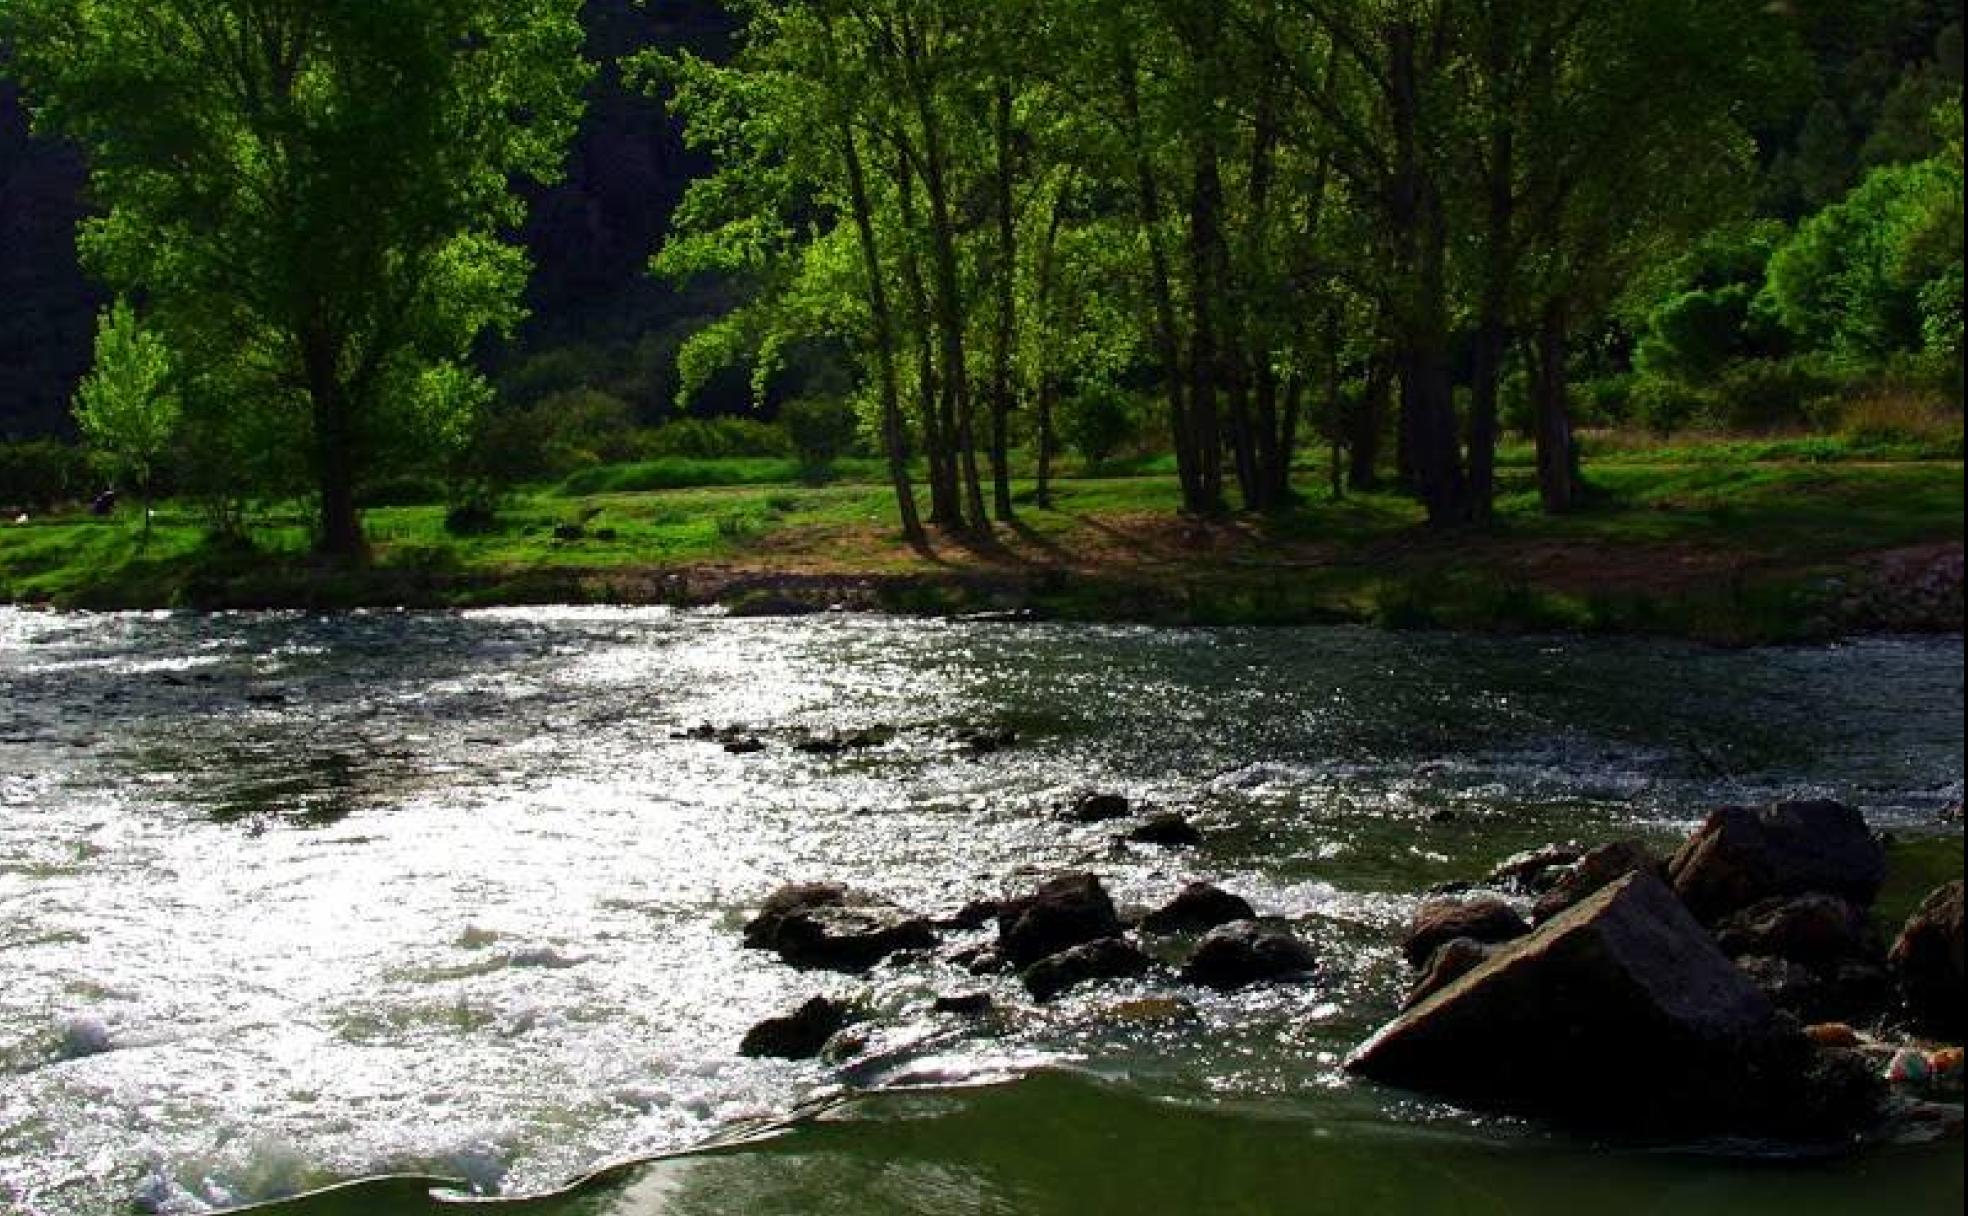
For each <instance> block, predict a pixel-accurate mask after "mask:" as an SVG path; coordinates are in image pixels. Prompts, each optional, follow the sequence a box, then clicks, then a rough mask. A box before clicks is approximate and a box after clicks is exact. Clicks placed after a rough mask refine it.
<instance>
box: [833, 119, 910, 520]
mask: <svg viewBox="0 0 1968 1216" xmlns="http://www.w3.org/2000/svg"><path fill="white" fill-rule="evenodd" d="M840 125H841V157H842V160H843V162H844V163H845V165H846V167H847V183H848V196H849V203H850V205H851V206H852V208H853V211H854V227H855V230H856V232H857V233H858V234H859V236H860V241H861V261H862V265H863V266H864V267H865V268H866V270H867V274H868V311H869V313H870V314H871V315H872V316H873V318H874V325H875V334H874V337H875V366H876V371H877V374H878V376H879V378H880V381H881V411H882V447H883V449H884V452H885V454H886V455H887V457H888V476H889V481H890V482H891V484H893V486H894V487H895V507H896V511H897V512H898V514H899V515H900V517H901V520H902V535H903V536H904V537H906V538H908V540H909V542H910V543H911V544H922V543H924V542H925V541H927V539H928V537H927V536H926V535H925V534H924V532H923V526H922V519H921V517H920V516H919V515H917V513H916V490H915V487H914V486H913V485H911V484H910V481H909V453H908V442H907V439H906V432H905V430H904V427H903V423H902V390H901V384H900V377H899V376H898V375H897V373H896V370H895V317H894V313H893V312H892V311H891V310H890V308H889V304H888V286H887V283H886V282H885V279H884V274H883V269H882V260H881V248H880V246H879V244H878V243H877V241H876V238H875V220H874V208H873V206H872V205H871V203H870V202H869V198H868V177H867V172H866V170H865V169H864V168H863V166H862V163H861V149H860V146H859V144H858V143H857V142H856V140H855V135H854V125H853V122H852V120H850V119H846V118H843V119H842V120H841V124H840Z"/></svg>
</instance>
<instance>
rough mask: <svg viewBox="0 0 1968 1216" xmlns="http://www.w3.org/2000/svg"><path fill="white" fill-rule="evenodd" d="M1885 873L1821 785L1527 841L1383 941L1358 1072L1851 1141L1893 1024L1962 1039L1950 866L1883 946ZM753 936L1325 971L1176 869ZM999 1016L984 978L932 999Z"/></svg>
mask: <svg viewBox="0 0 1968 1216" xmlns="http://www.w3.org/2000/svg"><path fill="white" fill-rule="evenodd" d="M1135 816H1136V811H1135V808H1133V807H1131V806H1130V805H1129V803H1128V802H1127V801H1126V800H1125V799H1123V798H1120V797H1118V796H1116V795H1105V794H1103V795H1092V796H1089V797H1086V798H1083V799H1081V800H1079V801H1078V802H1076V803H1075V804H1074V805H1073V806H1072V807H1070V808H1068V809H1067V810H1066V818H1067V819H1069V820H1071V821H1073V822H1078V823H1093V824H1104V823H1110V822H1117V821H1123V820H1128V819H1131V818H1134V817H1135ZM1155 822H1157V821H1156V819H1154V818H1152V817H1151V818H1149V819H1146V820H1144V821H1142V822H1141V823H1140V824H1139V825H1138V826H1137V829H1136V830H1135V831H1132V832H1129V833H1127V834H1126V835H1124V836H1123V837H1122V839H1140V838H1142V837H1141V836H1140V835H1139V828H1140V827H1145V826H1148V825H1150V824H1153V823H1155ZM1185 826H1186V825H1185ZM1192 830H1193V829H1192ZM1885 877H1886V856H1885V851H1884V849H1883V848H1882V846H1881V845H1880V843H1879V841H1878V840H1877V839H1876V838H1875V837H1874V835H1873V834H1872V833H1871V831H1870V830H1869V829H1868V827H1867V825H1866V823H1865V821H1864V819H1863V818H1862V817H1861V816H1860V815H1859V813H1858V812H1857V811H1855V810H1853V809H1851V808H1850V807H1846V806H1843V805H1841V804H1838V803H1833V802H1794V803H1782V804H1777V805H1774V806H1768V807H1760V808H1745V807H1730V808H1724V809H1722V810H1718V811H1716V812H1714V813H1713V814H1712V815H1710V816H1709V817H1708V819H1707V821H1706V822H1705V823H1704V824H1703V825H1702V826H1701V827H1700V829H1699V830H1697V831H1696V832H1695V833H1694V834H1693V835H1692V836H1690V837H1689V838H1688V839H1687V841H1685V842H1684V843H1683V844H1682V845H1681V846H1680V848H1679V849H1678V850H1677V851H1675V852H1674V854H1673V855H1672V856H1670V857H1662V856H1660V855H1659V854H1657V853H1656V852H1655V851H1654V850H1653V849H1651V848H1650V847H1649V846H1648V845H1647V844H1646V843H1645V842H1643V841H1639V840H1622V841H1614V842H1612V843H1609V844H1603V845H1599V846H1598V847H1594V848H1587V847H1584V846H1582V845H1578V844H1566V845H1549V846H1546V847H1544V848H1541V849H1536V850H1532V851H1530V852H1526V853H1522V854H1519V855H1517V856H1515V857H1512V858H1510V859H1508V860H1506V861H1505V862H1504V863H1502V864H1501V865H1499V866H1498V867H1496V869H1495V870H1494V871H1492V872H1491V873H1490V874H1489V875H1488V876H1487V877H1486V878H1485V879H1483V880H1482V881H1481V882H1478V883H1471V884H1458V885H1455V886H1453V887H1450V888H1438V890H1437V891H1436V893H1434V894H1433V895H1431V897H1429V898H1427V899H1425V900H1424V901H1423V902H1422V903H1421V905H1420V907H1419V909H1418V910H1417V911H1416V913H1415V915H1414V918H1413V920H1412V922H1411V924H1410V925H1409V927H1408V929H1407V931H1406V933H1405V934H1404V936H1403V937H1402V938H1401V940H1400V942H1399V949H1400V953H1401V955H1402V957H1403V958H1404V959H1405V960H1406V962H1407V963H1408V965H1409V966H1410V967H1411V968H1412V969H1413V971H1414V973H1415V975H1416V977H1417V978H1416V981H1415V984H1414V986H1413V988H1412V989H1411V991H1410V993H1409V995H1408V997H1407V999H1406V1001H1405V1002H1404V1004H1403V1007H1402V1011H1401V1013H1400V1014H1399V1016H1397V1017H1396V1018H1395V1019H1394V1020H1393V1021H1392V1022H1390V1023H1388V1024H1387V1025H1386V1026H1385V1027H1383V1028H1382V1029H1381V1030H1380V1031H1379V1032H1378V1033H1376V1034H1375V1035H1374V1036H1373V1037H1372V1038H1371V1039H1370V1040H1369V1041H1368V1042H1367V1043H1366V1044H1364V1045H1363V1046H1362V1047H1361V1048H1360V1049H1359V1050H1358V1051H1356V1052H1355V1053H1354V1054H1353V1056H1352V1057H1351V1058H1350V1059H1349V1061H1348V1067H1349V1069H1351V1070H1352V1071H1354V1072H1357V1073H1359V1074H1361V1075H1364V1076H1366V1077H1369V1078H1373V1079H1375V1080H1379V1081H1382V1082H1386V1083H1388V1084H1392V1085H1396V1086H1399V1087H1402V1088H1407V1089H1412V1090H1417V1091H1422V1092H1427V1093H1433V1094H1437V1095H1441V1096H1443V1097H1446V1098H1449V1099H1451V1100H1453V1101H1456V1102H1458V1103H1461V1104H1464V1105H1468V1106H1471V1107H1474V1108H1479V1109H1492V1110H1503V1111H1508V1112H1515V1113H1524V1114H1530V1115H1536V1116H1542V1117H1549V1118H1554V1119H1557V1120H1560V1121H1566V1122H1572V1123H1577V1124H1583V1125H1592V1126H1597V1127H1603V1128H1608V1129H1618V1130H1622V1131H1641V1132H1650V1133H1651V1132H1665V1133H1671V1134H1673V1135H1676V1136H1685V1135H1702V1134H1709V1133H1730V1134H1753V1135H1768V1136H1779V1137H1784V1138H1787V1139H1793V1140H1798V1139H1838V1138H1844V1137H1848V1136H1850V1135H1852V1134H1854V1133H1855V1132H1858V1131H1861V1130H1863V1129H1865V1128H1867V1127H1870V1126H1874V1125H1876V1124H1877V1122H1878V1119H1879V1117H1880V1114H1881V1112H1882V1110H1883V1109H1884V1108H1885V1104H1886V1099H1887V1096H1888V1095H1887V1089H1886V1082H1885V1079H1884V1078H1885V1076H1886V1074H1887V1071H1888V1070H1887V1069H1884V1068H1882V1066H1881V1063H1882V1060H1881V1053H1882V1052H1883V1054H1884V1056H1888V1057H1894V1058H1895V1060H1896V1061H1897V1059H1898V1057H1896V1056H1894V1049H1893V1047H1892V1046H1891V1045H1889V1044H1887V1043H1886V1040H1887V1039H1890V1038H1895V1037H1898V1038H1900V1039H1902V1040H1904V1036H1905V1035H1906V1034H1909V1033H1919V1034H1923V1035H1927V1036H1935V1037H1940V1038H1944V1039H1947V1040H1948V1041H1952V1042H1957V1043H1958V1042H1959V1041H1960V1036H1961V1031H1962V1029H1963V1027H1962V1022H1963V1020H1964V1019H1963V1013H1964V1009H1968V1001H1964V983H1963V961H1962V955H1963V949H1962V947H1963V929H1962V883H1961V882H1960V881H1959V880H1957V881H1954V882H1952V883H1949V884H1947V885H1946V886H1943V887H1942V888H1940V889H1939V890H1937V891H1935V892H1934V893H1933V894H1932V895H1931V896H1930V897H1929V898H1928V899H1927V901H1926V902H1925V903H1924V904H1923V905H1922V906H1921V907H1920V909H1919V910H1918V911H1917V912H1916V913H1915V914H1914V915H1913V916H1912V917H1911V918H1910V919H1909V920H1908V921H1907V923H1906V925H1905V927H1904V929H1903V930H1902V931H1901V932H1900V933H1899V935H1898V938H1897V940H1896V941H1894V942H1893V944H1892V945H1891V947H1890V948H1888V947H1887V946H1886V945H1885V943H1884V942H1882V941H1881V940H1880V938H1879V936H1878V935H1877V934H1876V933H1875V932H1874V931H1873V929H1872V919H1873V918H1872V916H1871V908H1872V905H1873V902H1874V900H1875V898H1876V897H1877V895H1878V893H1879V890H1880V887H1881V885H1882V883H1883V881H1884V879H1885ZM952 937H954V938H955V939H956V940H949V939H950V938H952ZM745 944H746V945H748V946H751V947H754V948H757V949H763V950H771V951H773V952H775V953H776V954H778V955H779V957H780V958H781V959H783V960H784V961H785V962H787V963H789V964H791V965H793V966H795V967H800V968H812V969H822V970H829V971H836V972H847V973H862V972H866V971H868V970H869V969H871V968H873V967H875V966H877V965H879V964H882V963H884V962H885V961H888V960H908V961H913V962H917V963H926V964H929V965H934V966H940V967H945V968H948V969H949V970H950V971H952V973H954V974H967V975H969V976H976V977H982V976H1013V975H1015V976H1016V977H1017V978H1018V980H1019V982H1020V984H1021V985H1022V986H1023V988H1024V990H1025V992H1026V993H1027V994H1028V995H1029V996H1030V997H1031V999H1032V1000H1034V1001H1036V1002H1040V1003H1044V1002H1048V1001H1051V1000H1054V999H1056V998H1058V997H1060V996H1061V995H1063V994H1065V993H1067V992H1069V991H1071V990H1073V989H1076V988H1079V987H1081V986H1084V985H1091V984H1097V983H1101V982H1104V981H1114V980H1131V979H1137V978H1141V977H1146V976H1150V975H1159V976H1161V977H1163V978H1164V979H1167V980H1174V981H1178V982H1181V983H1184V984H1189V985H1195V986H1198V987H1202V988H1208V989H1214V990H1217V991H1232V990H1236V989H1239V988H1243V987H1246V986H1248V985H1253V984H1262V983H1270V982H1277V981H1291V980H1297V979H1301V978H1304V977H1307V976H1309V975H1311V974H1312V973H1314V972H1316V971H1317V969H1318V966H1319V960H1318V958H1317V955H1316V954H1315V952H1314V951H1313V949H1312V947H1311V946H1310V945H1308V944H1307V943H1306V942H1305V941H1303V940H1302V939H1301V938H1299V937H1298V936H1297V935H1296V934H1294V933H1293V932H1291V931H1289V930H1288V929H1286V928H1283V927H1280V926H1279V925H1277V923H1276V922H1272V921H1266V920H1264V919H1262V918H1260V917H1259V916H1258V914H1257V912H1256V910H1255V909H1253V908H1252V907H1251V905H1250V904H1249V903H1248V902H1247V901H1246V900H1244V899H1242V898H1240V897H1238V896H1236V895H1233V894H1231V893H1229V892H1227V891H1224V890H1222V889H1220V888H1218V887H1215V886H1212V885H1210V884H1208V883H1201V882H1197V883H1191V884H1189V885H1187V886H1185V887H1184V888H1183V889H1182V890H1181V891H1180V892H1179V893H1178V894H1176V895H1175V896H1174V898H1172V899H1170V900H1169V901H1168V902H1167V903H1166V904H1164V905H1162V906H1161V907H1158V908H1155V909H1153V910H1150V911H1145V912H1133V913H1130V912H1126V911H1124V910H1122V909H1120V908H1117V907H1116V906H1115V904H1114V901H1113V899H1112V898H1111V897H1110V896H1109V894H1108V892H1107V891H1106V889H1105V888H1104V887H1103V886H1102V884H1101V882H1100V879H1099V878H1098V877H1097V876H1095V875H1093V874H1090V873H1068V874H1060V875H1057V876H1055V877H1052V878H1049V879H1047V880H1045V881H1043V882H1040V883H1038V884H1037V885H1036V886H1035V887H1033V888H1032V889H1030V890H1028V891H1026V892H1024V893H1022V894H1018V895H1015V896H1012V897H1010V898H1004V899H994V900H979V901H975V902H972V903H969V904H966V905H964V907H962V908H961V909H959V910H958V911H957V912H955V913H954V914H952V915H949V916H947V917H943V918H941V919H934V920H933V919H931V918H930V917H927V916H924V915H921V914H919V913H915V912H911V911H909V910H907V909H905V908H902V907H900V906H898V905H896V904H895V903H893V902H891V901H889V900H887V899H885V898H883V897H881V896H878V895H875V894H872V893H869V892H865V891H859V890H856V889H854V888H851V887H848V886H846V885H843V884H838V883H808V884H795V885H791V886H786V887H782V888H781V889H779V890H778V891H776V892H774V893H773V894H772V895H771V896H770V897H769V898H767V899H766V900H765V902H764V904H763V906H762V907H761V908H760V909H759V912H758V914H757V915H756V916H755V917H754V918H753V919H752V920H751V921H750V922H749V923H748V924H747V925H746V926H745ZM994 1008H995V1002H994V1000H993V998H992V997H991V995H990V994H989V993H987V992H981V991H954V992H951V993H949V994H947V995H945V996H943V997H940V998H938V999H937V1001H936V1002H935V1006H934V1009H935V1012H937V1013H940V1014H948V1015H954V1016H963V1017H980V1016H984V1015H987V1014H990V1013H992V1012H993V1010H994ZM855 1017H856V1014H855V1010H854V1007H853V1005H852V1004H850V1003H847V1002H841V1001H835V1000H832V999H829V998H826V997H815V998H814V999H812V1000H810V1001H808V1002H806V1003H805V1004H804V1005H802V1006H801V1007H800V1008H799V1009H798V1010H796V1011H794V1012H793V1013H791V1014H790V1015H787V1016H785V1017H779V1018H773V1019H770V1020H768V1021H766V1022H763V1023H761V1024H760V1025H759V1026H757V1027H755V1028H754V1029H753V1031H752V1032H751V1033H750V1034H748V1035H747V1036H746V1038H745V1041H744V1043H743V1045H742V1047H741V1050H742V1051H744V1052H745V1053H746V1054H750V1055H772V1056H786V1057H793V1058H806V1057H810V1056H813V1055H816V1054H818V1053H820V1052H821V1051H822V1050H823V1049H824V1048H826V1047H827V1045H828V1043H829V1040H830V1039H834V1038H835V1036H837V1035H839V1034H840V1032H841V1031H842V1029H843V1028H844V1027H846V1026H848V1025H849V1024H850V1023H851V1022H852V1021H854V1020H855ZM1854 1025H1857V1026H1862V1027H1865V1028H1866V1033H1862V1032H1861V1031H1859V1030H1856V1029H1854V1028H1853V1027H1854ZM1900 1054H1902V1055H1904V1054H1906V1053H1905V1052H1904V1051H1903V1052H1901V1053H1900ZM1915 1054H1919V1053H1918V1052H1916V1053H1915ZM1940 1054H1941V1055H1942V1056H1946V1055H1947V1054H1948V1053H1945V1052H1943V1053H1940ZM1952 1059H1953V1065H1952V1066H1953V1067H1954V1068H1956V1069H1957V1070H1958V1068H1959V1052H1958V1051H1956V1052H1953V1053H1952ZM1928 1060H1929V1057H1928V1056H1925V1055H1921V1056H1920V1060H1918V1061H1914V1063H1915V1064H1921V1063H1922V1062H1923V1061H1928ZM1922 1066H1923V1067H1924V1066H1925V1065H1924V1064H1923V1065H1922ZM1894 1069H1895V1070H1897V1069H1898V1063H1897V1062H1896V1063H1895V1065H1894Z"/></svg>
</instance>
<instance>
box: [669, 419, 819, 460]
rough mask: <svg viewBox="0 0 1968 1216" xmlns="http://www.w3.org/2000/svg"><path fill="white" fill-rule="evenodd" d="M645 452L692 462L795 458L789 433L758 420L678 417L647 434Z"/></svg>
mask: <svg viewBox="0 0 1968 1216" xmlns="http://www.w3.org/2000/svg"><path fill="white" fill-rule="evenodd" d="M641 446H642V451H643V454H644V455H645V456H648V457H651V458H658V457H670V456H680V457H686V458H689V459H693V460H725V459H730V458H732V457H745V456H749V457H772V456H790V455H792V451H793V449H792V444H791V443H790V442H789V441H788V440H787V438H786V432H785V430H784V429H782V428H780V427H776V426H773V425H772V424H770V423H766V422H760V421H759V420H758V419H756V418H679V419H677V420H676V421H675V422H667V423H664V424H663V425H662V426H660V427H657V428H656V429H655V430H653V431H649V432H647V433H645V434H644V435H643V437H642V440H641Z"/></svg>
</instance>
